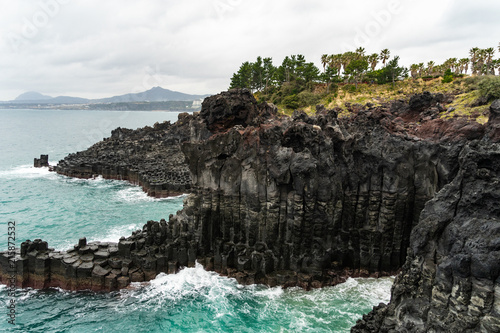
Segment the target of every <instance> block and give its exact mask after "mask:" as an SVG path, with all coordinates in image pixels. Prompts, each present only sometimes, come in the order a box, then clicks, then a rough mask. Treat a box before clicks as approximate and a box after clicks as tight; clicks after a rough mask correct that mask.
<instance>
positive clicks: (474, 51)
mask: <svg viewBox="0 0 500 333" xmlns="http://www.w3.org/2000/svg"><path fill="white" fill-rule="evenodd" d="M478 52H479V47H473V48H472V49H470V50H469V55H470V61H471V64H472V66H471V67H472V75H476V74H477V64H476V62H477V56H478Z"/></svg>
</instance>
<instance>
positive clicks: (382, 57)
mask: <svg viewBox="0 0 500 333" xmlns="http://www.w3.org/2000/svg"><path fill="white" fill-rule="evenodd" d="M390 57H391V51H389V49H383V50H382V51H380V60H382V64H383V65H384V66H385V62H386V61H387V59H389V58H390Z"/></svg>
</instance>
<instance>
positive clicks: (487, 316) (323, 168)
mask: <svg viewBox="0 0 500 333" xmlns="http://www.w3.org/2000/svg"><path fill="white" fill-rule="evenodd" d="M445 99H446V98H445V97H443V96H438V95H431V94H422V95H417V96H414V97H412V99H411V100H410V103H406V102H405V101H396V102H394V103H392V104H390V105H384V106H381V107H373V105H365V106H361V105H350V106H349V107H350V108H351V109H352V113H353V114H352V116H351V117H349V118H342V119H338V118H337V112H336V111H335V110H326V109H325V108H322V107H318V113H317V114H316V115H315V116H308V115H307V114H305V113H303V112H295V113H294V115H293V116H292V117H291V118H289V117H278V116H277V115H276V113H275V108H273V107H272V106H270V105H267V104H260V105H259V104H257V102H256V101H255V100H254V99H253V97H252V95H251V94H250V93H249V92H248V91H244V90H243V91H242V90H232V91H230V92H226V93H222V94H220V95H217V96H213V97H210V98H208V99H206V100H205V102H204V103H203V109H202V111H201V112H200V114H199V115H196V114H195V115H181V116H180V117H179V121H178V122H177V123H176V124H169V123H164V124H158V125H155V127H154V128H151V127H146V128H144V129H140V130H136V131H131V130H125V129H117V130H115V131H113V135H112V137H111V138H110V139H107V140H105V141H103V142H101V143H98V144H96V145H95V146H93V147H91V148H90V149H89V150H87V151H85V152H82V153H79V154H77V155H72V156H70V157H68V158H67V159H65V160H63V161H61V163H60V167H58V172H61V173H64V174H68V175H80V176H92V175H94V174H102V175H103V176H105V177H117V176H120V177H122V179H128V180H129V181H132V182H142V183H143V186H144V188H145V189H146V190H148V191H153V190H154V193H155V195H156V193H157V192H156V191H161V192H160V193H162V195H163V194H165V195H168V194H169V193H171V191H172V188H171V187H170V185H172V184H174V183H173V182H172V181H170V180H169V178H168V176H167V172H169V170H170V171H171V170H173V171H175V172H177V173H178V174H179V173H183V174H187V175H189V177H190V178H189V180H190V182H189V189H190V191H191V194H190V195H189V196H188V197H187V198H186V200H185V202H184V208H183V210H182V211H180V212H178V214H177V215H175V216H171V217H170V219H169V221H168V223H167V222H166V221H165V220H162V221H160V222H154V221H149V222H148V223H147V224H146V225H145V226H144V228H143V229H142V230H139V231H137V232H134V233H133V234H132V235H131V236H129V237H128V238H125V237H123V238H122V239H121V240H120V242H119V243H118V244H86V241H84V240H82V241H81V243H80V244H79V245H77V246H75V249H73V250H71V251H68V252H67V253H64V252H54V251H52V250H50V249H48V246H47V244H46V243H44V242H42V241H40V240H37V241H35V242H25V243H23V245H22V246H21V251H20V252H19V253H18V254H16V256H17V258H18V265H19V266H18V267H19V269H18V283H19V284H20V285H21V286H34V287H37V288H44V287H49V286H61V287H63V288H68V289H82V288H89V289H94V290H111V289H116V288H123V287H124V286H126V285H127V284H128V283H129V282H131V281H145V280H149V279H152V278H154V276H155V275H156V274H157V273H159V272H167V273H175V272H177V271H178V270H179V269H180V268H181V267H186V266H194V265H195V262H196V261H198V262H200V263H201V264H203V265H204V266H205V268H206V269H209V270H214V271H217V272H219V273H221V274H224V275H228V276H232V277H235V278H236V279H237V280H238V281H239V282H241V283H265V284H268V285H270V286H274V285H282V286H285V287H288V286H300V287H303V288H316V287H321V286H326V285H334V284H337V283H341V282H344V281H345V280H346V279H347V278H348V277H349V276H370V275H371V276H381V275H386V274H394V273H395V272H396V271H397V270H399V269H402V272H401V273H400V274H399V275H398V277H397V279H396V282H395V285H394V287H393V290H392V300H391V303H390V304H389V305H379V306H377V307H376V308H374V310H373V312H371V313H370V314H367V315H365V316H364V317H363V319H362V320H360V321H359V322H358V324H357V325H356V327H354V328H353V332H442V331H451V332H458V331H465V332H478V331H484V332H497V331H499V330H500V322H499V314H500V307H499V300H498V299H499V297H498V290H500V289H499V288H500V286H499V282H498V280H499V274H500V273H499V267H500V265H499V260H500V253H499V251H500V245H499V244H500V242H499V239H500V234H499V232H500V228H499V227H498V225H499V222H500V218H499V216H500V208H499V207H500V206H499V204H498V203H499V202H500V192H499V189H500V186H499V185H500V183H499V179H500V167H499V165H500V146H499V144H498V143H497V142H498V133H499V132H498V128H499V126H498V118H499V116H498V115H499V114H500V107H499V102H498V101H496V102H495V103H493V105H492V107H491V116H490V120H489V122H488V124H487V125H486V126H483V125H479V124H476V123H474V122H464V121H461V120H459V121H456V120H446V121H445V120H441V119H439V112H440V110H441V109H444V108H442V106H441V107H440V105H439V104H440V103H445V102H446V101H445ZM169 163H170V164H169ZM141 177H142V178H141ZM181 178H182V177H181ZM159 185H161V186H160V187H158V188H157V187H156V186H159ZM174 185H175V184H174ZM163 186H165V190H166V192H163V190H164V187H163ZM175 186H177V185H175ZM150 194H151V193H150ZM424 207H425V208H424ZM8 259H9V258H8V255H7V253H3V254H2V255H1V256H0V267H1V269H0V279H1V280H2V281H6V278H7V276H6V272H7V268H8V264H9V261H8Z"/></svg>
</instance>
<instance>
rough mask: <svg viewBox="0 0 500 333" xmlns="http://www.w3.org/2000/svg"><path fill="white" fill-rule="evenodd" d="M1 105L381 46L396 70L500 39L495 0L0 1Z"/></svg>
mask: <svg viewBox="0 0 500 333" xmlns="http://www.w3.org/2000/svg"><path fill="white" fill-rule="evenodd" d="M0 8H1V9H0V36H1V38H0V100H10V99H14V98H15V97H17V96H18V95H19V94H21V93H23V92H26V91H38V92H41V93H43V94H47V95H51V96H59V95H69V96H78V97H86V98H99V97H108V96H113V95H121V94H126V93H130V92H139V91H144V90H147V89H149V88H151V87H154V86H161V87H163V88H167V89H171V90H176V91H181V92H185V93H192V94H212V93H218V92H220V91H223V90H226V89H227V88H228V86H229V82H230V78H231V75H232V73H234V72H235V71H237V70H238V67H239V66H240V64H241V63H242V62H244V61H254V60H255V58H256V57H257V56H259V55H260V56H263V57H272V58H273V61H274V64H275V65H279V64H280V63H281V61H282V59H283V58H284V57H285V56H286V55H290V54H304V55H305V56H306V59H307V60H308V61H314V62H315V63H316V64H317V66H318V67H320V66H321V65H320V57H321V55H322V54H324V53H328V54H332V53H341V52H344V51H347V50H354V48H356V47H358V46H363V47H365V49H366V50H367V52H369V53H373V52H377V53H378V52H380V50H381V49H383V48H388V49H390V50H391V54H392V55H399V56H400V57H401V61H402V63H403V64H405V65H407V66H408V65H410V64H411V63H414V62H427V61H429V60H434V61H436V62H437V63H441V62H443V61H444V60H446V59H447V58H450V57H467V56H468V50H469V49H470V48H471V47H474V46H477V47H480V48H486V47H495V48H496V54H495V58H498V54H499V53H498V43H499V42H500V18H499V16H500V1H498V0H476V1H466V0H457V1H453V0H418V1H417V0H384V1H379V0H370V1H360V0H351V1H337V0H321V1H320V0H308V1H305V0H302V1H299V0H286V1H285V0H267V1H263V0H252V1H249V0H185V1H182V2H181V1H170V0H147V1H137V0H134V1H132V0H119V1H118V0H34V1H31V0H25V1H24V0H23V1H17V0H0Z"/></svg>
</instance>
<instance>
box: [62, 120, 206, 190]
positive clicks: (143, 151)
mask: <svg viewBox="0 0 500 333" xmlns="http://www.w3.org/2000/svg"><path fill="white" fill-rule="evenodd" d="M196 121H197V120H195V117H193V115H190V114H188V113H183V114H180V115H179V120H178V121H177V122H176V123H175V124H171V123H170V122H164V123H161V124H159V123H156V124H155V125H154V126H153V127H149V126H146V127H144V128H141V129H138V130H130V129H125V128H117V129H115V130H113V131H112V133H111V137H110V138H107V139H105V140H103V141H101V142H98V143H96V144H95V145H93V146H92V147H90V148H89V149H87V150H85V151H83V152H78V153H75V154H70V155H68V156H67V157H66V158H65V159H63V160H61V161H59V163H58V165H57V167H56V168H55V170H56V172H57V173H59V174H62V175H66V176H70V177H77V178H94V177H97V176H102V177H104V178H106V179H119V180H127V181H129V182H131V183H133V184H136V185H140V186H142V188H143V189H144V191H145V192H146V193H147V194H148V195H150V196H153V197H159V198H161V197H167V196H172V195H177V194H181V193H186V192H188V191H189V190H190V188H191V185H192V182H191V176H190V174H189V170H188V168H187V166H186V163H185V159H184V155H183V154H182V152H181V150H180V145H181V143H182V142H184V141H186V140H189V139H190V138H191V137H193V138H195V137H196V136H199V138H200V139H201V138H204V137H207V136H209V132H208V130H207V129H206V128H205V127H204V126H201V125H202V124H201V123H200V124H195V123H194V122H196ZM196 128H200V132H196Z"/></svg>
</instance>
